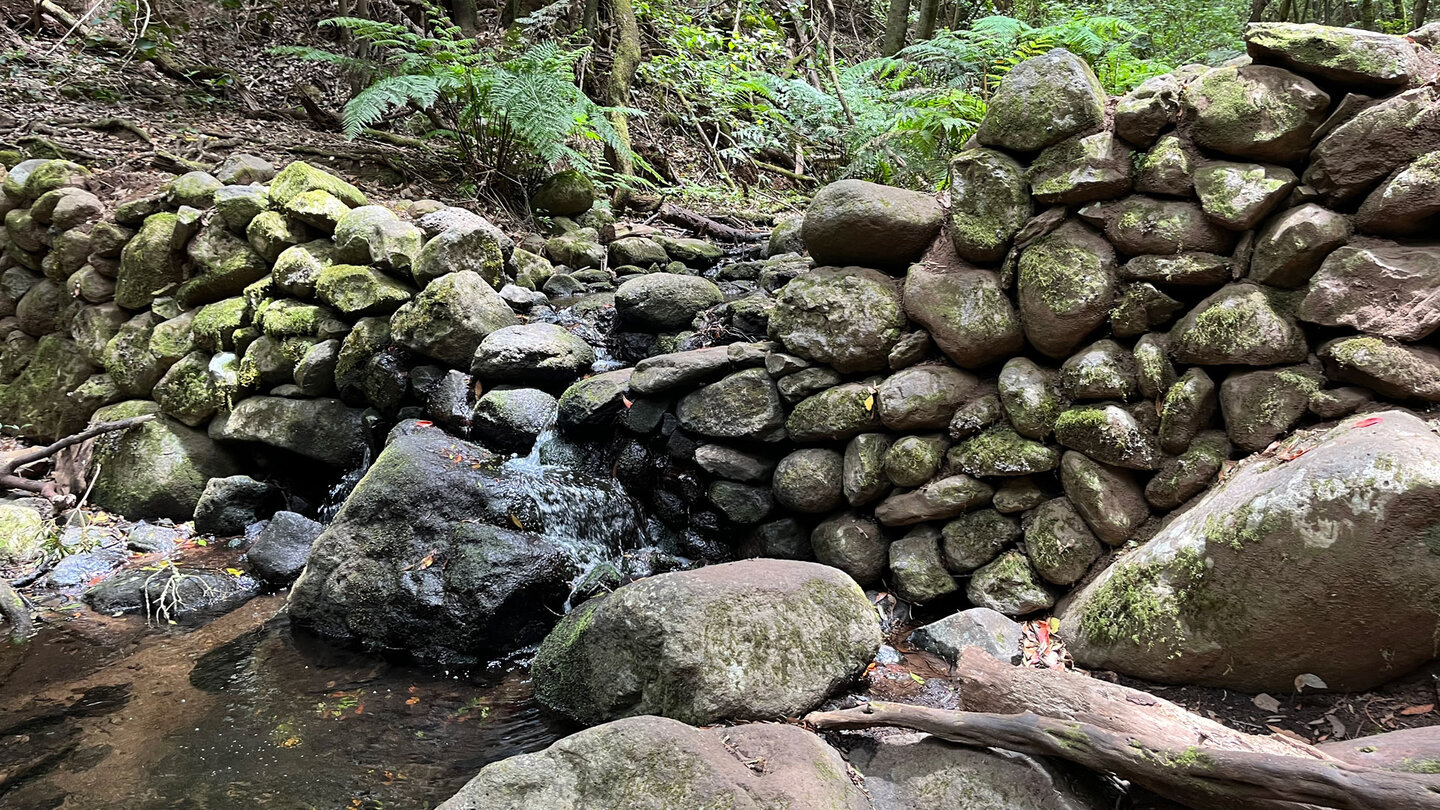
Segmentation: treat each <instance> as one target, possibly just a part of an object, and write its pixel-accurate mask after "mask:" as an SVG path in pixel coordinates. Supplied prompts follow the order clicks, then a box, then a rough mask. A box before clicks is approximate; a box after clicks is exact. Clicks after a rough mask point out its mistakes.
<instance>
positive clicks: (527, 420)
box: [470, 388, 559, 454]
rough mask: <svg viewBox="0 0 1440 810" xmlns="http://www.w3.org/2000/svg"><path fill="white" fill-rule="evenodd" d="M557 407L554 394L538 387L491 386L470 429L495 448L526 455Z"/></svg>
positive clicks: (477, 408)
mask: <svg viewBox="0 0 1440 810" xmlns="http://www.w3.org/2000/svg"><path fill="white" fill-rule="evenodd" d="M558 410H559V403H558V402H557V401H556V399H555V397H553V396H551V395H550V394H547V393H546V392H544V391H541V390H539V389H537V388H492V389H491V390H489V391H486V392H485V393H484V394H483V395H482V396H481V397H480V399H479V400H478V401H476V403H475V410H474V415H473V421H472V424H471V427H470V432H471V434H472V435H473V436H474V437H475V438H477V439H479V440H480V441H481V442H483V443H484V444H485V445H486V446H487V447H490V448H492V449H495V450H499V451H502V452H510V453H520V454H526V453H529V452H530V449H531V448H532V447H534V445H535V440H536V439H537V438H539V436H540V434H541V433H543V432H544V431H545V429H546V428H547V427H549V426H550V425H551V424H553V423H554V421H555V414H556V412H557V411H558Z"/></svg>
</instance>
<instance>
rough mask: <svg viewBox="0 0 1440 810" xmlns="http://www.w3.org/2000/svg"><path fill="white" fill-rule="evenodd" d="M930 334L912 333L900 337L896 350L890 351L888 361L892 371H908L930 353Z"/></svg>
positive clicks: (922, 332) (923, 332)
mask: <svg viewBox="0 0 1440 810" xmlns="http://www.w3.org/2000/svg"><path fill="white" fill-rule="evenodd" d="M930 345H931V341H930V333H929V332H925V331H919V332H910V333H907V334H905V335H902V336H901V337H900V341H899V342H898V343H896V344H895V348H893V349H891V350H890V357H889V359H888V362H889V365H890V369H891V370H892V371H900V370H902V369H907V368H909V367H911V366H913V365H915V364H916V363H919V362H920V361H921V360H924V359H925V355H927V354H929V353H930Z"/></svg>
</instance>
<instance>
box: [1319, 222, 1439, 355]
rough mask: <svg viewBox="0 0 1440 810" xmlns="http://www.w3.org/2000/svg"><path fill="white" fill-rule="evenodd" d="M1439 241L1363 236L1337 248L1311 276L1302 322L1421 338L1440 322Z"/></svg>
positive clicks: (1380, 334) (1402, 337) (1412, 338)
mask: <svg viewBox="0 0 1440 810" xmlns="http://www.w3.org/2000/svg"><path fill="white" fill-rule="evenodd" d="M1437 287H1440V243H1430V244H1409V245H1407V244H1400V243H1397V242H1384V241H1379V240H1374V241H1362V242H1357V243H1355V244H1351V245H1346V246H1345V247H1342V248H1339V249H1338V250H1336V251H1335V252H1334V253H1331V254H1330V255H1329V257H1327V258H1326V259H1325V262H1324V264H1322V265H1321V266H1320V272H1318V273H1316V274H1315V275H1314V276H1313V277H1312V278H1311V279H1310V287H1309V289H1308V290H1307V291H1306V294H1305V300H1303V301H1302V302H1301V303H1300V309H1299V312H1298V314H1299V317H1300V320H1302V321H1309V322H1310V323H1318V324H1320V325H1322V326H1348V327H1351V328H1353V329H1355V330H1357V331H1360V332H1364V333H1366V334H1369V335H1379V336H1381V337H1388V338H1395V339H1396V340H1406V341H1410V340H1420V339H1422V338H1424V337H1427V336H1428V335H1430V333H1432V332H1434V331H1435V328H1436V327H1437V326H1440V300H1436V288H1437Z"/></svg>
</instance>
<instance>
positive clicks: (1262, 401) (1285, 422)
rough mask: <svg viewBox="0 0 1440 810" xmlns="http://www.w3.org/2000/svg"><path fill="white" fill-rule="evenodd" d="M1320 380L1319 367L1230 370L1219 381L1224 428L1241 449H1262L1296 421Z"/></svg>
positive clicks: (1303, 412) (1322, 381)
mask: <svg viewBox="0 0 1440 810" xmlns="http://www.w3.org/2000/svg"><path fill="white" fill-rule="evenodd" d="M1182 381H1183V380H1182ZM1324 384H1325V378H1324V376H1323V375H1322V374H1321V373H1320V369H1318V368H1315V367H1311V366H1293V367H1291V368H1285V369H1262V370H1260V371H1250V372H1243V373H1235V374H1231V375H1230V376H1229V377H1226V378H1225V381H1224V382H1223V383H1221V384H1220V410H1221V413H1222V414H1224V416H1225V432H1226V433H1227V434H1228V435H1229V436H1230V441H1231V442H1233V443H1234V444H1235V446H1236V447H1239V448H1240V449H1241V450H1245V451H1248V452H1252V453H1256V452H1259V451H1261V450H1264V449H1265V448H1266V447H1269V446H1270V443H1271V442H1273V441H1275V440H1276V439H1278V438H1280V437H1282V436H1284V435H1285V434H1287V433H1289V432H1290V431H1291V430H1292V429H1293V428H1294V427H1295V426H1296V425H1298V424H1300V420H1301V419H1302V418H1304V416H1305V413H1306V411H1307V410H1308V409H1309V405H1310V397H1311V395H1313V394H1314V393H1315V392H1316V391H1319V390H1320V388H1321V387H1322V386H1323V385H1324ZM1176 385H1177V387H1178V386H1179V383H1177V384H1176ZM1166 402H1167V404H1168V403H1169V397H1167V398H1166ZM1162 426H1163V422H1162ZM1170 452H1175V451H1174V450H1171V451H1170Z"/></svg>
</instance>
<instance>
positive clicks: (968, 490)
mask: <svg viewBox="0 0 1440 810" xmlns="http://www.w3.org/2000/svg"><path fill="white" fill-rule="evenodd" d="M994 492H995V490H994V489H993V488H992V487H991V486H990V485H989V484H986V483H984V482H983V481H977V480H975V479H974V478H971V477H970V476H968V475H952V476H949V477H947V478H941V479H939V480H936V481H931V482H930V483H928V484H926V485H925V486H923V487H920V488H919V489H916V490H912V491H910V492H905V493H899V494H895V495H891V496H890V497H888V498H886V499H885V500H884V501H882V502H881V503H880V505H879V506H877V507H875V518H876V519H877V520H879V521H880V522H881V523H882V524H884V525H886V526H911V525H914V524H916V523H924V522H925V521H928V520H945V519H949V518H953V517H955V516H957V515H959V514H960V513H962V512H965V511H968V510H970V509H974V508H975V507H977V506H983V505H985V504H987V503H989V502H990V497H991V496H992V495H993V494H994Z"/></svg>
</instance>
